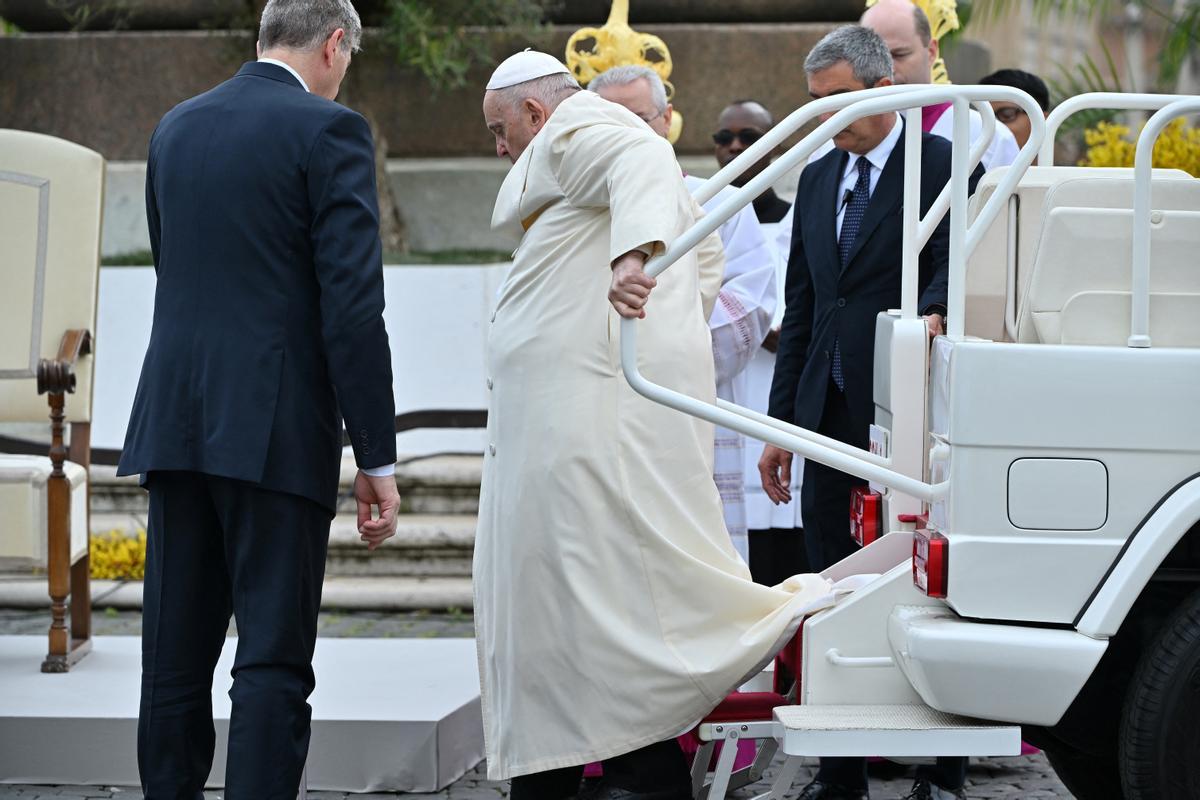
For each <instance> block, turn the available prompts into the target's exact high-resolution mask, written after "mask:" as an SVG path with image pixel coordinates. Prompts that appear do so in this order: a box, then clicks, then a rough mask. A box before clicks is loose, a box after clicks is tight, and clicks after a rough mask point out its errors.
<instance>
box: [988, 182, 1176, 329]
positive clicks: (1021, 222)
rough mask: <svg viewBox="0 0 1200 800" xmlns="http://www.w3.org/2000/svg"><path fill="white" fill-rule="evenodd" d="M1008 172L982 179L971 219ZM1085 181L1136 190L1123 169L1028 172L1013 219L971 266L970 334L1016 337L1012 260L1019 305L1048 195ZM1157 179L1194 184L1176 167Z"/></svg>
mask: <svg viewBox="0 0 1200 800" xmlns="http://www.w3.org/2000/svg"><path fill="white" fill-rule="evenodd" d="M1007 170H1008V168H1007V167H1001V168H999V169H995V170H992V171H990V172H988V173H987V174H985V175H984V176H983V178H982V179H981V180H980V182H979V186H978V188H977V189H976V191H975V194H974V195H973V196H972V197H971V201H970V205H969V213H970V217H969V219H971V221H974V220H975V219H976V217H977V216H978V214H979V211H980V209H981V208H982V207H983V204H984V203H985V202H987V200H988V199H989V198H990V197H991V196H992V194H993V193H994V192H995V190H996V186H997V184H998V183H999V182H1000V180H1001V178H1002V177H1003V176H1004V174H1005V173H1006V172H1007ZM1080 179H1086V180H1105V179H1107V180H1110V181H1117V182H1119V183H1120V185H1128V186H1132V182H1133V170H1132V169H1127V168H1118V167H1030V168H1029V169H1028V170H1027V171H1026V172H1025V174H1024V175H1023V176H1022V177H1021V182H1020V184H1019V185H1018V187H1017V191H1016V192H1015V193H1014V195H1013V199H1012V200H1010V204H1011V205H1010V210H1011V212H1012V213H1011V215H1010V214H1009V213H1007V210H1002V211H1001V213H1000V215H999V216H998V217H997V218H996V220H995V221H994V222H993V223H992V225H991V226H990V227H989V228H988V229H987V231H986V232H985V233H984V235H983V238H982V239H981V240H980V243H979V246H978V247H976V248H975V252H974V253H973V254H972V256H971V259H970V261H969V262H968V264H967V291H966V295H967V297H966V301H967V306H966V311H967V318H966V321H965V323H966V332H967V333H968V334H969V335H972V336H978V337H980V338H983V339H990V340H993V341H1011V340H1012V339H1013V337H1012V336H1011V335H1010V332H1009V331H1008V330H1007V329H1006V325H1005V313H1006V303H1007V300H1008V298H1007V289H1008V271H1009V267H1010V259H1011V260H1012V264H1011V266H1012V268H1013V269H1014V270H1015V271H1016V287H1017V291H1016V293H1015V296H1014V297H1013V299H1012V302H1013V303H1014V305H1016V304H1019V302H1020V300H1021V299H1022V298H1023V297H1025V295H1026V292H1027V290H1028V287H1029V278H1030V275H1031V274H1032V271H1033V265H1034V260H1035V258H1036V254H1037V249H1038V242H1039V240H1040V238H1041V233H1042V223H1043V215H1044V212H1045V206H1046V198H1047V196H1048V195H1049V193H1050V192H1051V191H1052V190H1054V189H1056V188H1057V187H1059V186H1061V185H1063V184H1066V183H1069V182H1074V181H1078V180H1080ZM1152 179H1153V181H1154V183H1155V185H1158V184H1161V183H1163V182H1166V181H1184V182H1188V181H1193V180H1194V179H1193V178H1192V177H1191V176H1190V175H1188V174H1187V173H1186V172H1183V171H1182V170H1173V169H1172V170H1167V169H1156V170H1154V172H1153V176H1152ZM1112 185H1114V186H1115V185H1116V184H1112ZM1112 191H1117V190H1115V189H1113V190H1112ZM1120 191H1122V192H1124V191H1125V190H1120ZM1124 196H1125V195H1124V194H1114V195H1111V197H1112V198H1114V199H1110V200H1104V199H1103V198H1097V199H1096V202H1084V203H1080V205H1084V206H1087V205H1097V206H1103V205H1104V204H1105V203H1107V204H1108V205H1109V206H1110V207H1111V206H1112V205H1113V203H1114V202H1115V198H1123V197H1124ZM1128 197H1129V198H1132V189H1129V190H1128ZM1126 207H1132V200H1131V199H1130V201H1128V202H1126ZM1010 216H1011V218H1012V219H1011V221H1010ZM1010 239H1011V241H1010ZM1010 247H1011V249H1012V252H1011V253H1010ZM1017 318H1019V314H1014V321H1015V320H1016V319H1017Z"/></svg>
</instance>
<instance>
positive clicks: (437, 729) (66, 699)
mask: <svg viewBox="0 0 1200 800" xmlns="http://www.w3.org/2000/svg"><path fill="white" fill-rule="evenodd" d="M236 643H237V640H236V639H229V640H227V643H226V646H225V650H224V652H223V653H222V654H221V662H220V664H219V665H218V667H217V672H216V680H215V683H214V686H213V713H214V715H215V716H216V728H217V752H216V759H215V761H214V765H213V772H212V775H211V777H210V778H209V781H210V785H211V786H220V785H222V782H223V776H224V772H225V747H226V733H227V731H228V723H229V705H230V704H229V697H228V694H227V693H228V691H229V687H230V684H231V682H232V681H231V679H230V676H229V670H230V667H231V665H232V663H233V650H234V647H235V646H236ZM45 646H46V640H45V638H44V637H41V636H0V783H35V784H36V783H51V784H92V785H97V784H98V785H104V786H136V785H138V777H137V756H136V741H137V712H138V691H139V684H140V675H141V656H140V642H139V639H138V638H137V637H132V636H114V637H99V638H97V639H95V644H94V647H93V650H92V652H91V653H90V654H89V655H88V656H87V657H86V658H84V659H83V661H82V662H80V664H79V665H78V666H77V667H76V668H75V669H74V671H72V672H71V673H69V674H67V675H43V674H42V673H41V672H40V671H39V669H38V667H39V665H40V664H41V660H42V657H43V656H44V655H45ZM315 669H316V674H317V688H316V691H315V692H314V693H313V695H312V698H311V700H310V702H311V704H312V707H313V735H312V744H311V747H310V749H309V761H308V786H309V788H310V789H327V790H340V791H348V792H372V791H413V792H430V791H436V790H438V789H441V788H443V787H445V786H447V785H448V784H450V783H452V782H453V781H455V780H456V779H458V778H459V777H461V776H462V775H463V774H464V773H465V772H466V771H467V770H469V769H471V768H472V767H474V766H475V765H476V764H478V763H479V762H480V760H482V758H483V727H482V722H481V717H480V706H479V676H478V669H477V665H476V658H475V642H474V641H473V640H471V639H318V640H317V653H316V659H315Z"/></svg>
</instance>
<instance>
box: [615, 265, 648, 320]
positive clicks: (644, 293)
mask: <svg viewBox="0 0 1200 800" xmlns="http://www.w3.org/2000/svg"><path fill="white" fill-rule="evenodd" d="M645 263H646V254H645V253H643V252H642V251H640V250H631V251H630V252H628V253H626V254H625V255H623V256H621V257H620V258H618V259H617V260H616V261H614V262H613V264H612V285H611V286H610V287H609V289H608V301H609V302H610V303H612V304H613V308H615V309H616V310H617V313H618V314H620V315H621V316H622V317H624V318H625V319H644V318H645V316H646V310H645V305H646V300H647V298H649V297H650V290H651V289H653V288H654V287H655V286H657V285H658V281H656V280H654V278H651V277H650V276H649V275H647V274H646V273H645V271H644V270H643V269H642V267H643V265H644V264H645Z"/></svg>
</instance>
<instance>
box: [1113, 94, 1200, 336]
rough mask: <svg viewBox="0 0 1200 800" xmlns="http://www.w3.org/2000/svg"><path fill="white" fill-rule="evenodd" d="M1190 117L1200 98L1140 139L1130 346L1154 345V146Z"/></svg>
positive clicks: (1181, 105) (1163, 113) (1198, 110)
mask: <svg viewBox="0 0 1200 800" xmlns="http://www.w3.org/2000/svg"><path fill="white" fill-rule="evenodd" d="M1160 96H1161V95H1160ZM1186 114H1200V97H1184V98H1182V99H1179V100H1177V101H1176V102H1173V103H1171V104H1170V105H1167V106H1166V107H1164V108H1162V109H1160V110H1159V111H1157V112H1156V113H1155V114H1154V116H1152V117H1150V120H1149V121H1148V122H1147V123H1146V126H1145V127H1144V128H1142V132H1141V134H1140V135H1139V136H1138V140H1137V150H1136V151H1135V154H1134V156H1133V237H1132V238H1133V243H1132V259H1133V260H1132V264H1131V271H1132V274H1133V287H1132V300H1131V302H1132V304H1133V306H1132V308H1131V309H1130V313H1131V316H1130V326H1129V327H1130V330H1129V342H1128V344H1129V346H1130V347H1149V346H1150V177H1151V170H1152V169H1153V166H1154V165H1153V160H1154V143H1155V142H1157V141H1158V137H1159V136H1160V135H1161V134H1162V132H1163V129H1165V128H1166V127H1167V125H1168V124H1169V123H1170V122H1171V121H1172V120H1174V119H1176V118H1177V117H1182V116H1184V115H1186Z"/></svg>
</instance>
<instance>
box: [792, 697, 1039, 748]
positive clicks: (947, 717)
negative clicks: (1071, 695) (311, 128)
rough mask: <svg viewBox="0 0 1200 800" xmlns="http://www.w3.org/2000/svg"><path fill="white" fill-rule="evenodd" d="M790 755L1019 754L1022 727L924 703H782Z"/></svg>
mask: <svg viewBox="0 0 1200 800" xmlns="http://www.w3.org/2000/svg"><path fill="white" fill-rule="evenodd" d="M775 722H776V732H775V738H776V739H778V740H779V745H780V749H781V750H782V751H783V752H784V753H786V754H788V755H789V756H1015V755H1019V754H1020V752H1021V727H1020V726H1019V725H1005V724H1000V723H994V722H985V721H982V720H977V719H971V718H970V717H960V716H957V715H955V714H946V713H943V712H941V711H936V710H934V709H932V708H930V707H929V706H926V705H899V706H783V707H781V708H777V709H775Z"/></svg>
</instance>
